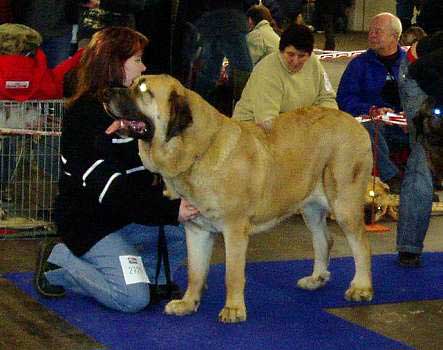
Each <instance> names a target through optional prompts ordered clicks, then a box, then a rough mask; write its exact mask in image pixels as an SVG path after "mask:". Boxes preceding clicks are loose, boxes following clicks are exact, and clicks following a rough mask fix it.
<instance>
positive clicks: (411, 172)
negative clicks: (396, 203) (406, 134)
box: [397, 143, 433, 254]
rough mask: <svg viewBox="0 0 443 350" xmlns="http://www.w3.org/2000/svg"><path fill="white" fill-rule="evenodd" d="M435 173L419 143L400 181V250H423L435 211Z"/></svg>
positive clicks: (398, 239) (415, 251)
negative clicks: (433, 177) (433, 174)
mask: <svg viewBox="0 0 443 350" xmlns="http://www.w3.org/2000/svg"><path fill="white" fill-rule="evenodd" d="M432 194H433V186H432V174H431V171H430V170H429V167H428V163H427V160H426V154H425V151H424V149H423V146H422V145H421V144H420V143H416V144H415V145H414V146H413V148H412V150H411V153H410V155H409V158H408V164H407V166H406V171H405V175H404V178H403V182H402V185H401V192H400V209H399V219H398V224H397V250H398V251H400V252H409V253H417V254H420V253H421V252H422V250H423V241H424V239H425V236H426V232H427V230H428V227H429V221H430V219H431V211H432Z"/></svg>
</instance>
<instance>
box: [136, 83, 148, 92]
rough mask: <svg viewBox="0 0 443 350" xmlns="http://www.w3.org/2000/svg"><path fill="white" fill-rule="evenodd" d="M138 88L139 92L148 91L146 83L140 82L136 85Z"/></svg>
mask: <svg viewBox="0 0 443 350" xmlns="http://www.w3.org/2000/svg"><path fill="white" fill-rule="evenodd" d="M138 89H139V90H140V91H141V92H146V91H148V85H146V84H145V83H141V84H140V85H139V86H138Z"/></svg>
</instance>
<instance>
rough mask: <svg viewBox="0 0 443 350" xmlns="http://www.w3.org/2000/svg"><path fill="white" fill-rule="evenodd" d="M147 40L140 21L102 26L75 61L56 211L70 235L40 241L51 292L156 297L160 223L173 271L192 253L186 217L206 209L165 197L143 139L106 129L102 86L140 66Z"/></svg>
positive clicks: (117, 299) (41, 278)
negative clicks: (142, 149)
mask: <svg viewBox="0 0 443 350" xmlns="http://www.w3.org/2000/svg"><path fill="white" fill-rule="evenodd" d="M147 43H148V40H147V38H146V37H144V36H143V35H142V34H140V33H138V32H136V31H134V30H132V29H129V28H123V27H109V28H106V29H104V30H102V31H100V32H97V33H96V34H94V36H93V38H92V40H91V42H90V43H89V45H88V46H87V48H86V49H85V52H84V54H83V57H82V60H81V63H80V65H79V67H78V69H77V70H76V78H75V82H74V84H73V89H74V90H73V94H72V96H71V97H70V98H69V99H68V100H67V109H66V113H65V116H64V119H63V130H62V138H61V160H62V176H61V180H60V186H59V187H60V194H59V196H58V198H57V202H56V214H55V217H56V219H55V221H56V224H57V228H58V232H59V234H60V235H61V237H62V241H63V242H62V243H59V244H56V245H54V244H52V245H45V246H43V247H42V251H41V254H40V260H39V268H38V271H37V274H36V287H37V289H38V291H39V292H40V293H41V294H43V295H45V296H54V297H56V296H63V295H64V293H65V290H66V289H68V290H72V291H74V292H76V293H81V294H84V295H88V296H91V297H93V298H95V299H96V300H97V301H98V302H100V303H102V304H104V305H106V306H108V307H110V308H113V309H116V310H121V311H126V312H134V311H138V310H141V309H143V308H144V307H146V306H147V305H148V304H149V302H150V290H149V289H150V288H149V283H154V282H156V283H157V282H158V283H159V284H165V283H166V282H167V276H165V274H164V273H161V274H160V275H158V274H156V272H157V271H156V269H157V258H158V256H157V243H158V242H157V241H158V237H159V234H158V232H159V227H160V226H164V232H165V234H166V239H167V241H168V248H169V254H168V255H169V262H170V267H171V271H174V270H175V269H176V268H177V267H178V266H179V264H181V262H182V261H183V259H184V257H185V252H186V248H185V244H184V241H185V236H184V230H183V227H182V226H181V225H179V222H181V221H185V220H189V219H192V218H194V217H195V216H196V215H198V211H197V210H196V209H195V208H193V207H192V206H190V205H189V204H188V203H187V202H186V201H184V200H181V201H180V200H174V201H172V200H169V199H167V198H165V197H164V196H163V194H162V193H163V186H162V182H161V179H160V178H159V176H158V175H155V174H152V173H150V172H149V171H148V170H146V169H145V168H144V167H143V165H142V163H141V160H140V158H139V156H138V147H137V140H135V139H132V138H128V137H120V136H117V135H115V134H114V135H108V134H106V133H105V130H106V129H107V128H108V127H109V126H110V125H111V124H112V123H113V120H112V119H111V118H110V117H109V115H108V114H107V113H106V112H105V110H104V109H103V105H102V102H101V101H102V100H103V94H104V91H105V90H106V89H107V88H109V87H114V86H126V87H127V86H129V85H130V84H131V83H132V81H133V80H134V79H135V78H137V77H138V76H140V75H141V73H142V72H143V71H144V70H145V69H146V67H145V65H144V64H143V62H142V60H141V57H142V53H143V49H144V48H145V46H146V45H147Z"/></svg>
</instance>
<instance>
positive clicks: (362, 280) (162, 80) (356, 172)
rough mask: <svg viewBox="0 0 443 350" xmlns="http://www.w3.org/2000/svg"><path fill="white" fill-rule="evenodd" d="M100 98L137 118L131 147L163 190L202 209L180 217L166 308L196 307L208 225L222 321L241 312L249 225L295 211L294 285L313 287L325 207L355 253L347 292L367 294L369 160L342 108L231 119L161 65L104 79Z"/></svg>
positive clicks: (322, 270) (325, 258) (323, 245)
mask: <svg viewBox="0 0 443 350" xmlns="http://www.w3.org/2000/svg"><path fill="white" fill-rule="evenodd" d="M108 98H109V101H108V102H107V103H106V104H105V105H106V107H107V109H108V111H109V112H110V113H111V114H113V115H114V116H115V117H117V118H125V119H133V120H135V119H137V120H142V121H143V122H144V124H143V127H141V128H140V126H139V124H138V126H137V127H136V128H135V129H137V133H138V136H139V137H140V138H141V140H140V141H139V150H140V157H141V159H142V161H143V164H144V165H145V166H146V167H147V168H148V169H149V170H151V171H153V172H157V173H160V174H161V175H162V176H163V178H164V180H165V182H166V184H167V188H168V192H169V195H171V196H180V197H183V198H186V199H187V200H188V201H190V202H191V203H192V204H193V205H194V206H196V207H197V208H198V209H199V210H200V212H201V215H200V216H199V217H198V218H197V219H196V220H194V221H192V222H186V224H185V227H186V241H187V247H188V270H189V271H188V275H189V280H188V288H187V290H186V293H185V295H184V296H183V299H181V300H173V301H171V302H169V303H168V304H167V305H166V307H165V312H166V313H167V314H173V315H186V314H190V313H192V312H195V311H197V309H198V307H199V303H200V298H201V294H202V291H203V289H204V287H205V283H206V277H207V274H208V269H209V262H210V258H211V254H212V247H213V242H214V233H222V234H223V237H224V242H225V250H226V281H225V282H226V303H225V306H224V307H223V309H222V310H221V311H220V314H219V319H220V320H221V321H222V322H239V321H244V320H246V306H245V300H244V287H245V263H246V250H247V247H248V240H249V235H251V234H253V233H257V232H260V231H264V230H267V229H269V228H271V227H272V226H274V225H275V224H277V223H279V222H281V221H282V220H284V219H285V218H287V217H289V216H291V215H293V214H294V213H295V212H297V211H300V210H301V211H302V213H303V218H304V220H305V222H306V225H307V226H308V228H309V229H310V231H311V232H312V235H313V242H314V243H313V245H314V253H315V261H314V269H313V272H312V275H310V276H306V277H303V278H301V279H300V280H298V286H299V287H300V288H303V289H309V290H314V289H317V288H320V287H323V286H324V285H325V284H326V283H327V282H328V280H329V278H330V272H329V271H328V262H329V253H330V249H331V246H332V238H331V237H330V235H329V233H328V230H327V226H326V216H327V214H328V212H331V213H332V214H333V215H334V216H335V218H336V220H337V223H338V224H339V225H340V227H341V229H342V230H343V232H344V233H345V235H346V237H347V240H348V242H349V244H350V246H351V249H352V253H353V255H354V260H355V276H354V278H353V279H352V281H351V283H350V286H349V289H348V290H347V291H346V293H345V298H346V299H348V300H354V301H361V300H371V299H372V296H373V290H372V280H371V256H370V247H369V243H368V238H367V234H366V232H365V229H364V224H363V206H364V203H365V192H366V187H367V184H368V182H369V178H370V173H371V168H372V152H371V144H370V140H369V136H368V133H367V132H366V131H365V129H364V128H363V127H361V126H360V125H359V123H358V122H357V121H355V120H354V119H353V118H352V117H351V116H349V115H348V114H346V113H343V112H340V111H337V110H333V109H326V108H319V107H312V108H305V109H300V110H298V111H294V112H290V113H285V114H282V115H281V116H280V117H279V118H277V119H276V120H275V122H274V124H273V127H272V130H271V131H269V132H265V131H264V130H263V129H261V128H259V127H257V126H256V125H253V124H252V123H251V124H250V123H247V122H236V121H233V120H231V119H229V118H227V117H225V116H223V115H222V114H220V113H219V112H218V111H217V110H216V109H214V108H213V107H212V106H211V105H210V104H208V103H207V102H206V101H205V100H204V99H203V98H201V97H200V96H199V95H197V94H196V93H194V92H193V91H191V90H188V89H186V88H185V87H183V86H182V85H181V84H180V83H179V82H178V81H177V80H175V79H173V78H172V77H169V76H166V75H160V76H143V77H141V78H140V79H139V80H138V81H136V82H135V83H134V84H133V86H132V87H131V88H130V89H118V88H117V89H112V90H110V91H109V94H108Z"/></svg>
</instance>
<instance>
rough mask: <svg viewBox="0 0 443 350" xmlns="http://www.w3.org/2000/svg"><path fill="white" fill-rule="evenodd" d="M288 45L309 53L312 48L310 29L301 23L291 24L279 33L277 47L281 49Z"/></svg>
mask: <svg viewBox="0 0 443 350" xmlns="http://www.w3.org/2000/svg"><path fill="white" fill-rule="evenodd" d="M290 45H292V46H294V47H295V48H296V49H297V50H300V51H303V52H307V53H309V54H311V53H312V51H313V50H314V35H313V34H312V31H311V30H310V29H309V28H308V27H307V26H305V25H303V24H291V25H290V26H289V27H288V28H286V30H285V31H284V32H283V34H282V35H281V38H280V45H279V49H280V51H283V50H284V49H285V48H286V47H288V46H290Z"/></svg>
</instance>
